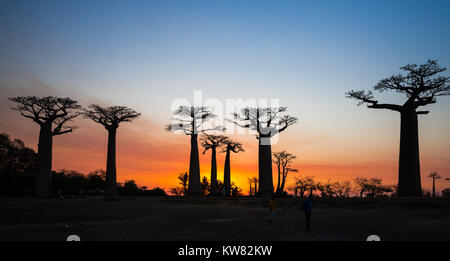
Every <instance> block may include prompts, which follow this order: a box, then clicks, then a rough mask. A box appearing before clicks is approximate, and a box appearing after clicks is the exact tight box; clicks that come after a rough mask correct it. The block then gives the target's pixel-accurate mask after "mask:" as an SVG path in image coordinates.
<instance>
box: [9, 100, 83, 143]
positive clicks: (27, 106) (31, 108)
mask: <svg viewBox="0 0 450 261" xmlns="http://www.w3.org/2000/svg"><path fill="white" fill-rule="evenodd" d="M8 99H9V100H10V101H12V102H15V103H16V104H17V105H16V107H13V108H12V109H13V110H15V111H18V112H20V114H21V115H22V116H23V117H26V118H29V119H32V120H33V121H34V122H36V123H37V124H39V125H44V124H50V125H52V124H53V125H54V126H55V127H54V128H53V130H52V135H61V134H64V133H68V132H72V131H73V129H74V126H67V122H69V121H71V120H72V119H73V118H75V117H77V116H78V115H79V112H78V111H77V110H78V109H80V108H81V106H80V105H78V102H77V101H74V100H72V99H71V98H68V97H65V98H60V97H53V96H47V97H42V98H39V97H36V96H18V97H12V98H8Z"/></svg>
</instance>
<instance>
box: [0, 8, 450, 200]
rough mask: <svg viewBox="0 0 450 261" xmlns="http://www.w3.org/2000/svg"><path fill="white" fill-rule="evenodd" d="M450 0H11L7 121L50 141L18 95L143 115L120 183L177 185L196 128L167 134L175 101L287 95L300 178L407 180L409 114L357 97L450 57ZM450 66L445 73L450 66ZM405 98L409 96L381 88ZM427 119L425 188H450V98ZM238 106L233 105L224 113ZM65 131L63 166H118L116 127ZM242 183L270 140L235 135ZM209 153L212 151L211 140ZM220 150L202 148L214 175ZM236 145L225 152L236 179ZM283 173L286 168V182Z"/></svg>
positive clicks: (5, 15) (130, 134) (58, 146)
mask: <svg viewBox="0 0 450 261" xmlns="http://www.w3.org/2000/svg"><path fill="white" fill-rule="evenodd" d="M449 13H450V1H446V0H443V1H437V0H435V1H412V0H405V1H400V0H396V1H381V0H376V1H370V0H368V1H320V0H319V1H300V0H299V1H256V0H249V1H171V0H168V1H162V0H161V1H111V0H108V1H98V0H96V1H18V0H14V1H8V0H3V1H1V3H0V109H1V112H2V113H1V114H0V117H1V118H0V132H6V133H8V134H10V135H11V137H12V138H19V139H22V140H23V141H24V142H25V143H26V144H27V145H29V146H31V147H33V148H37V141H38V134H39V128H38V125H37V124H35V123H33V122H32V121H31V120H29V119H26V118H23V117H21V116H20V115H19V114H18V113H17V112H15V111H12V110H10V109H9V107H11V106H12V105H13V104H11V103H10V102H9V101H8V100H7V97H10V96H16V95H36V96H46V95H53V96H63V97H67V96H68V97H71V98H73V99H75V100H78V101H79V102H80V104H82V105H83V106H87V105H89V104H91V103H97V104H101V105H108V106H109V105H124V106H128V107H131V108H133V109H135V110H136V111H138V112H141V113H142V117H141V118H140V119H138V120H136V121H134V122H132V123H124V124H122V125H121V126H120V128H119V130H118V137H117V144H118V145H117V146H118V148H117V166H118V180H119V181H120V182H123V181H124V180H128V179H134V180H135V181H136V182H137V183H138V184H140V185H146V186H148V187H154V186H162V187H164V188H170V187H174V186H176V185H177V183H178V181H177V180H176V177H177V175H178V174H179V173H180V172H185V171H187V170H188V169H189V166H188V164H189V138H188V137H187V136H185V135H176V134H174V133H170V132H167V131H166V130H165V125H167V124H168V123H169V122H170V117H171V105H172V103H173V101H175V100H176V99H179V98H184V99H187V100H190V101H193V97H194V91H201V92H202V95H203V98H204V99H205V100H206V99H218V100H219V101H221V102H223V103H225V101H226V100H227V99H244V100H247V99H277V100H278V101H279V103H280V105H283V106H287V107H288V113H289V114H290V115H293V116H296V117H298V118H299V123H298V124H296V125H294V126H292V127H290V128H289V129H287V130H286V131H285V132H283V133H282V134H281V136H280V137H279V141H278V143H277V144H275V145H274V146H273V148H272V150H273V151H280V150H287V151H288V152H291V153H294V154H295V155H297V156H298V158H297V159H296V161H295V162H294V165H293V167H295V168H297V169H299V173H295V174H292V175H291V176H290V177H289V178H288V183H290V182H292V181H293V180H294V179H293V177H294V176H296V175H297V176H302V175H303V176H305V175H310V176H314V177H315V178H316V179H317V180H322V181H326V180H328V179H330V180H331V181H338V180H350V179H353V178H354V177H356V176H365V177H381V178H383V180H384V182H385V183H386V184H396V182H397V164H398V151H399V139H400V136H399V134H400V130H399V127H400V117H399V115H398V114H396V113H395V112H392V111H384V110H372V109H367V108H366V107H365V106H361V107H358V106H356V102H355V101H353V100H350V99H347V98H345V92H346V91H348V90H352V89H366V90H368V89H370V88H372V86H374V85H375V84H376V83H377V81H379V80H381V79H383V78H385V77H388V76H391V75H392V74H396V73H398V72H399V70H398V68H399V67H401V66H403V65H405V64H408V63H417V64H421V63H425V62H426V61H427V59H438V60H439V63H440V64H441V65H442V66H445V67H449V66H450V48H449V47H450V33H449V32H450V16H449ZM448 74H449V73H448V72H445V75H448ZM376 97H377V98H379V99H380V100H382V101H386V102H393V103H402V102H403V101H404V97H403V96H402V95H401V94H397V93H383V94H376ZM428 107H429V108H427V109H430V110H431V113H430V114H429V115H425V116H420V119H419V133H420V152H421V171H422V185H423V187H424V188H425V189H431V179H430V178H427V177H426V176H427V174H428V173H430V172H432V171H438V172H439V173H440V174H441V176H443V179H441V180H439V181H438V183H437V187H438V189H442V188H445V187H450V183H449V182H450V181H445V177H450V134H449V133H450V117H449V112H450V97H438V102H437V103H436V104H433V105H431V106H428ZM225 116H226V117H229V115H225ZM74 125H77V126H78V127H79V128H78V129H76V130H75V131H74V132H73V133H69V134H65V135H61V136H57V137H55V139H54V149H53V169H55V170H59V169H63V168H64V169H74V170H78V171H80V172H82V173H88V172H90V171H92V170H95V169H98V168H105V167H106V141H107V132H106V130H105V129H104V128H103V127H102V126H101V125H99V124H95V123H93V122H91V121H89V120H86V119H82V118H78V119H76V120H75V121H74ZM232 136H233V139H235V140H237V141H241V142H242V143H243V144H244V148H245V152H243V153H239V154H233V155H232V156H231V175H232V180H234V181H236V182H237V183H238V185H240V186H241V187H242V188H243V189H244V192H245V193H247V192H248V185H247V178H249V177H254V176H257V140H256V139H255V137H254V136H252V135H249V134H236V135H232ZM201 151H202V150H201ZM210 156H211V155H210V153H209V152H207V153H206V154H205V155H203V154H201V155H200V160H201V174H202V176H207V177H209V171H210V166H209V163H210ZM224 157H225V155H224V154H222V153H221V154H219V155H218V169H219V173H218V177H219V179H223V161H224ZM274 180H275V181H276V179H274Z"/></svg>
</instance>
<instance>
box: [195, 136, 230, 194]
mask: <svg viewBox="0 0 450 261" xmlns="http://www.w3.org/2000/svg"><path fill="white" fill-rule="evenodd" d="M226 140H227V137H226V136H223V135H213V134H206V133H205V134H203V135H202V136H201V137H200V141H201V145H202V147H203V148H204V151H203V154H205V153H206V151H207V150H209V149H211V189H210V190H211V195H215V194H216V192H217V160H216V150H217V148H218V147H220V146H222V144H223V143H224V142H225V141H226Z"/></svg>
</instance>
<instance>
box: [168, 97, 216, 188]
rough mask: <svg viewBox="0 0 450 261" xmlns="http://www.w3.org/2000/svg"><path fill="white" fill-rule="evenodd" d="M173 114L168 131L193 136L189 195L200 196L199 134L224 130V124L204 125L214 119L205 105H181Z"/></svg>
mask: <svg viewBox="0 0 450 261" xmlns="http://www.w3.org/2000/svg"><path fill="white" fill-rule="evenodd" d="M173 114H174V115H175V117H174V118H172V123H171V124H170V125H168V126H167V130H168V131H177V130H181V131H183V132H184V134H186V135H188V136H191V153H190V160H189V183H188V195H189V196H200V195H201V185H200V161H199V155H198V141H197V138H198V134H200V133H205V132H206V131H219V130H223V127H222V126H212V127H209V128H208V127H204V126H205V125H206V123H207V122H208V121H209V120H211V119H214V118H215V117H216V115H214V114H213V113H212V112H211V111H210V110H209V109H208V108H207V107H204V106H199V107H196V106H184V105H182V106H179V107H178V109H176V110H175V111H174V112H173Z"/></svg>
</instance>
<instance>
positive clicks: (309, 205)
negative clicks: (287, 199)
mask: <svg viewBox="0 0 450 261" xmlns="http://www.w3.org/2000/svg"><path fill="white" fill-rule="evenodd" d="M302 207H303V211H304V212H305V217H306V225H305V229H306V230H307V231H311V227H310V220H311V212H312V200H311V195H310V196H309V197H308V198H307V199H305V201H304V202H303V205H302Z"/></svg>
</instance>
